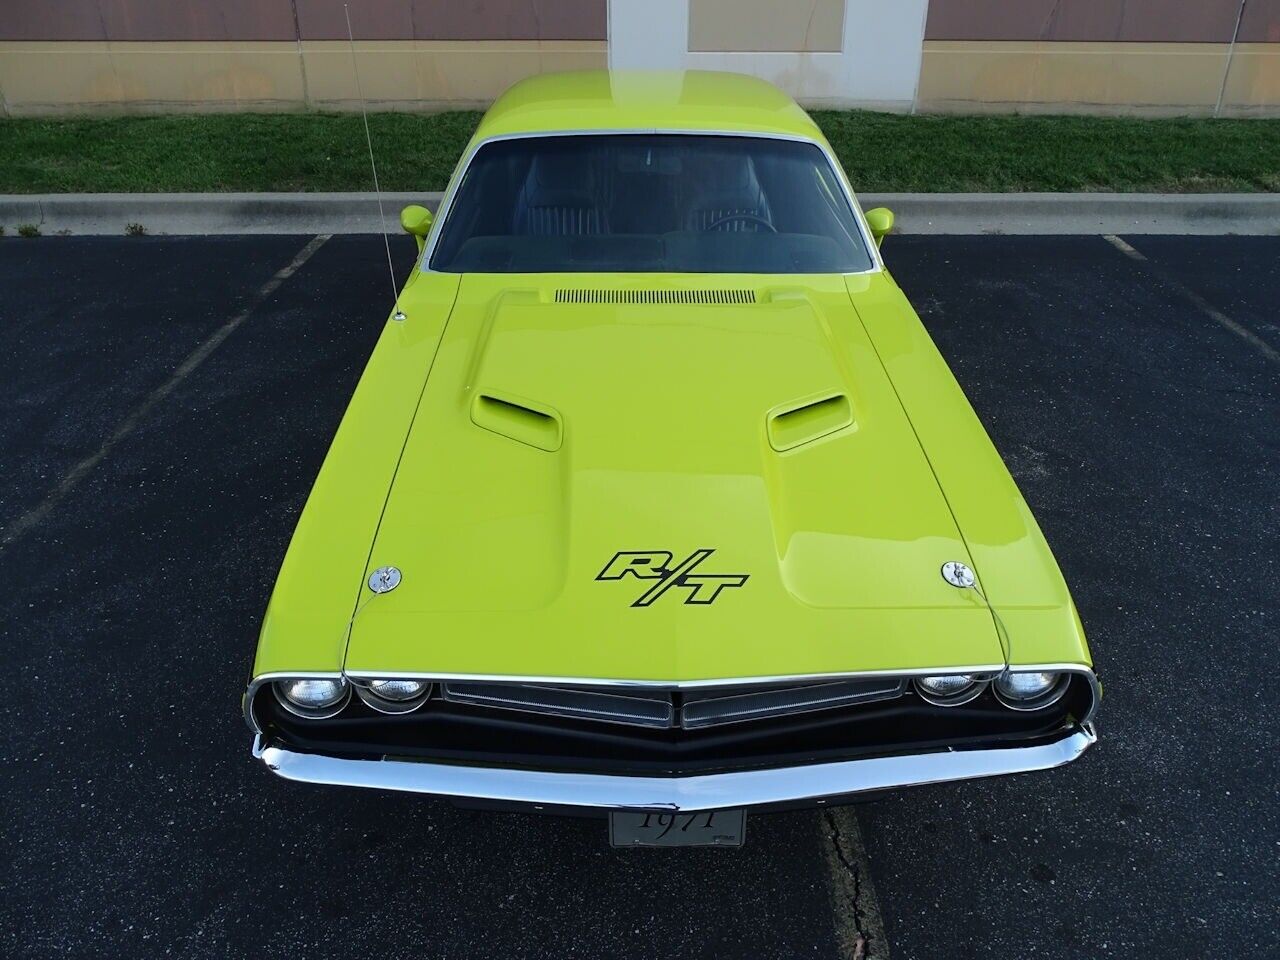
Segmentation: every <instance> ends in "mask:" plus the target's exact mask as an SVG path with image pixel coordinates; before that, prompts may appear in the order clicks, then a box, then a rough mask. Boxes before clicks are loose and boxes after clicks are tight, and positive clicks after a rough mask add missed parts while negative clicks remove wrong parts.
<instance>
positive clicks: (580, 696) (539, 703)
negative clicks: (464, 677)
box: [441, 681, 675, 728]
mask: <svg viewBox="0 0 1280 960" xmlns="http://www.w3.org/2000/svg"><path fill="white" fill-rule="evenodd" d="M441 693H442V695H443V696H444V699H445V700H447V701H449V702H450V703H464V704H469V705H471V706H477V707H495V708H497V709H499V710H523V711H525V712H526V713H542V714H551V715H553V716H558V717H575V718H577V719H580V720H598V721H601V722H604V723H625V724H629V725H631V726H638V727H658V728H666V727H671V726H673V725H674V723H675V707H674V705H673V704H672V702H671V698H670V697H669V696H653V697H643V696H636V697H629V696H624V695H620V694H617V693H613V692H611V691H609V692H606V691H601V690H589V689H583V688H581V687H579V688H576V689H575V688H572V687H550V686H538V685H534V684H503V683H468V682H466V681H450V682H447V683H443V684H441Z"/></svg>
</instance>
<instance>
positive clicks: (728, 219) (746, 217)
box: [704, 213, 778, 233]
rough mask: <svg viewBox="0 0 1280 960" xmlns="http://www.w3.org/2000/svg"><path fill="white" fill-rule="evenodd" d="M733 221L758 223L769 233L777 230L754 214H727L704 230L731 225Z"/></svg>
mask: <svg viewBox="0 0 1280 960" xmlns="http://www.w3.org/2000/svg"><path fill="white" fill-rule="evenodd" d="M735 220H741V221H742V222H744V223H758V224H760V226H762V227H765V228H767V229H768V230H769V231H770V232H771V233H777V232H778V228H777V227H775V226H774V225H773V224H772V223H770V222H769V221H768V220H766V219H765V218H764V217H760V216H756V214H754V213H729V214H726V215H725V216H723V217H721V218H720V219H719V220H717V221H716V222H715V223H711V224H708V225H707V226H706V227H705V228H704V229H705V230H714V229H716V227H719V226H722V225H723V224H726V223H733V222H734V221H735Z"/></svg>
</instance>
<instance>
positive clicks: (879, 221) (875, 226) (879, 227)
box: [410, 207, 893, 247]
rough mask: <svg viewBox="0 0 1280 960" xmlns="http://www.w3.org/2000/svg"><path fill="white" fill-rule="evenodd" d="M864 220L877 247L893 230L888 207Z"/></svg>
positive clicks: (874, 212) (880, 208) (891, 212)
mask: <svg viewBox="0 0 1280 960" xmlns="http://www.w3.org/2000/svg"><path fill="white" fill-rule="evenodd" d="M410 209H412V208H410ZM866 218H867V226H868V227H870V228H871V235H872V236H873V237H875V238H876V246H877V247H878V246H880V243H881V241H883V240H884V237H885V234H887V233H888V232H889V231H890V230H892V229H893V211H892V210H890V209H889V208H888V207H876V208H875V209H874V210H868V211H867V212H866Z"/></svg>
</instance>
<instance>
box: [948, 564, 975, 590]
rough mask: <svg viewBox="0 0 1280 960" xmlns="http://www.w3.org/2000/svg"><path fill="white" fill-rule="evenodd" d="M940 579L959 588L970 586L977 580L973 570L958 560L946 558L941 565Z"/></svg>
mask: <svg viewBox="0 0 1280 960" xmlns="http://www.w3.org/2000/svg"><path fill="white" fill-rule="evenodd" d="M942 579H943V580H945V581H947V583H949V584H951V585H952V586H953V587H960V588H961V589H964V588H967V587H972V586H973V585H974V584H975V583H977V582H978V578H977V577H975V576H974V575H973V571H972V570H970V569H969V568H968V567H966V566H965V565H964V564H963V563H961V562H960V561H959V560H948V561H947V562H946V563H944V564H943V565H942Z"/></svg>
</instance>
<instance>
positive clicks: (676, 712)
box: [441, 677, 907, 730]
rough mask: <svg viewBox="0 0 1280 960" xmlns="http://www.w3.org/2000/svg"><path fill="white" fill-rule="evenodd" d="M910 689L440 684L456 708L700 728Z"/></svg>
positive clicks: (883, 681) (877, 683)
mask: <svg viewBox="0 0 1280 960" xmlns="http://www.w3.org/2000/svg"><path fill="white" fill-rule="evenodd" d="M906 686H907V684H906V680H904V679H902V678H900V677H873V678H869V679H863V678H859V679H850V680H833V681H828V682H818V683H814V682H811V683H804V684H794V683H792V684H788V685H777V684H774V685H770V686H759V687H748V688H742V687H739V688H735V689H731V690H725V689H722V688H712V689H705V690H698V691H694V692H673V691H662V690H649V689H646V688H643V687H634V688H632V687H580V686H560V685H554V684H534V683H498V682H492V681H474V680H449V681H445V682H444V683H442V684H441V695H442V696H443V697H444V699H445V700H447V701H449V702H450V703H459V704H468V705H470V706H475V707H490V708H494V709H500V710H523V711H525V712H526V713H540V714H546V715H550V716H557V717H572V718H575V719H579V720H596V721H599V722H602V723H622V724H628V725H631V726H637V727H659V728H664V727H682V728H684V729H686V730H696V729H701V728H705V727H715V726H720V725H721V724H726V723H743V722H746V721H751V720H765V719H769V718H771V717H785V716H789V715H791V714H795V713H809V712H812V711H814V710H834V709H836V708H838V707H848V706H853V705H855V704H860V703H872V702H874V701H877V700H891V699H893V698H895V697H899V696H901V695H902V694H903V692H904V691H905V690H906Z"/></svg>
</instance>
